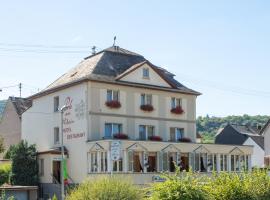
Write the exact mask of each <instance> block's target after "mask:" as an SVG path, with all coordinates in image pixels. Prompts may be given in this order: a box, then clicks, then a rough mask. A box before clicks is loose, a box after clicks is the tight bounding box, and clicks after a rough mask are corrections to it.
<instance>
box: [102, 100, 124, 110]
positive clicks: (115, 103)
mask: <svg viewBox="0 0 270 200" xmlns="http://www.w3.org/2000/svg"><path fill="white" fill-rule="evenodd" d="M105 104H106V106H108V107H110V108H120V107H121V103H120V102H119V101H115V100H112V101H106V103H105Z"/></svg>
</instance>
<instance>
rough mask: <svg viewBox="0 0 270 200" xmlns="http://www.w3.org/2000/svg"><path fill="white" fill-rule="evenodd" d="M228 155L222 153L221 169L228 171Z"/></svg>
mask: <svg viewBox="0 0 270 200" xmlns="http://www.w3.org/2000/svg"><path fill="white" fill-rule="evenodd" d="M227 170H228V167H227V155H224V154H221V155H220V171H227Z"/></svg>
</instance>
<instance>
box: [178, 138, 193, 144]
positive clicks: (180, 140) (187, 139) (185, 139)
mask: <svg viewBox="0 0 270 200" xmlns="http://www.w3.org/2000/svg"><path fill="white" fill-rule="evenodd" d="M178 141H179V142H187V143H190V142H192V140H191V139H190V138H187V137H183V138H180V139H179V140H178Z"/></svg>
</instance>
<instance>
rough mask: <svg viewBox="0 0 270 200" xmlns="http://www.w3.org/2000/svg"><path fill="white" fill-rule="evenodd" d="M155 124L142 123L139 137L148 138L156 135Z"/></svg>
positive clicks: (141, 138)
mask: <svg viewBox="0 0 270 200" xmlns="http://www.w3.org/2000/svg"><path fill="white" fill-rule="evenodd" d="M154 129H155V128H154V126H146V125H140V126H139V139H140V140H147V139H148V138H149V137H151V136H154V135H155V134H154Z"/></svg>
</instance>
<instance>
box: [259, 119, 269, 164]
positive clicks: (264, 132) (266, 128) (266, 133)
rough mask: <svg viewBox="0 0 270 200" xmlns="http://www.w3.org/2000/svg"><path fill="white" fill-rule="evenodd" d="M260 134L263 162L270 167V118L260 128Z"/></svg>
mask: <svg viewBox="0 0 270 200" xmlns="http://www.w3.org/2000/svg"><path fill="white" fill-rule="evenodd" d="M260 134H261V135H263V136H264V151H265V155H264V164H265V167H270V119H269V120H268V122H267V123H266V124H265V125H264V127H263V128H262V129H261V132H260Z"/></svg>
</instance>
